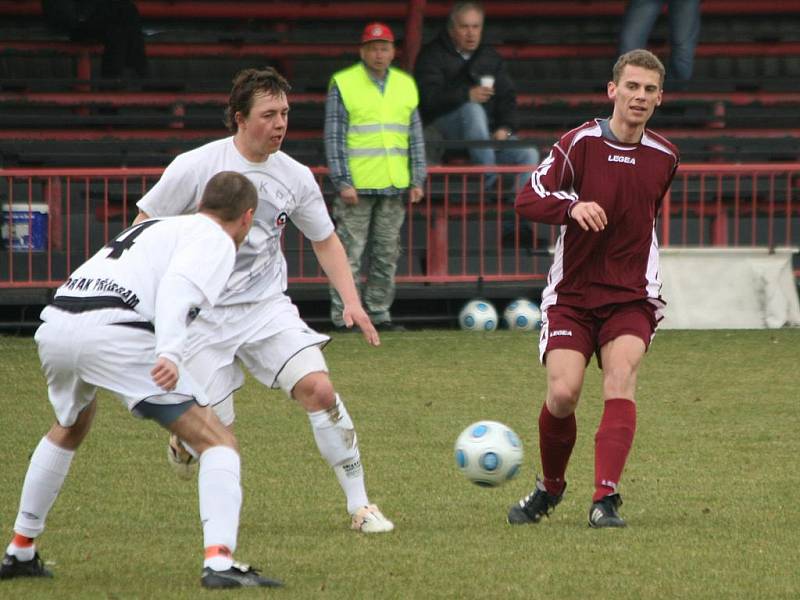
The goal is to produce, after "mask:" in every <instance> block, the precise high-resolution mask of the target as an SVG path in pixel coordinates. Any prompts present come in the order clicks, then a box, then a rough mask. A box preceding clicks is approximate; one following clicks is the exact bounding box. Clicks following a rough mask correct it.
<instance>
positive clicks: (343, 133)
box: [325, 23, 426, 331]
mask: <svg viewBox="0 0 800 600" xmlns="http://www.w3.org/2000/svg"><path fill="white" fill-rule="evenodd" d="M360 54H361V60H360V61H359V62H358V63H356V64H355V65H353V66H351V67H348V68H346V69H342V70H341V71H338V72H337V73H334V75H333V77H332V78H331V82H330V86H329V91H328V97H327V100H326V103H325V154H326V157H327V161H328V167H329V169H330V177H331V180H332V181H333V184H334V186H335V187H336V190H337V192H338V193H337V196H336V198H335V199H334V203H333V216H334V219H335V220H336V233H337V234H338V236H339V238H340V239H341V240H342V244H343V245H344V248H345V250H346V252H347V257H348V260H349V261H350V267H351V269H352V270H353V277H354V279H355V280H356V282H357V283H359V282H360V281H361V276H360V273H361V261H362V258H363V255H364V251H365V249H367V248H369V250H368V253H369V254H368V260H369V270H368V272H367V276H366V282H365V283H364V284H363V285H361V286H360V290H361V296H362V302H363V304H364V307H365V308H366V310H367V313H368V314H369V316H370V319H371V320H372V322H373V323H374V324H375V326H376V328H377V329H382V330H388V331H397V330H402V329H403V328H402V326H400V325H398V324H395V323H393V322H392V316H391V312H390V309H391V305H392V301H393V300H394V295H395V271H396V270H397V257H398V256H399V254H400V228H401V227H402V225H403V221H404V219H405V216H406V202H405V199H406V192H407V197H408V200H409V201H410V202H419V201H420V200H421V199H422V196H423V185H424V182H425V177H426V169H425V146H424V140H423V134H422V122H421V120H420V117H419V113H418V111H417V105H418V103H419V96H418V93H417V86H416V84H415V83H414V79H413V78H412V77H411V76H410V75H409V74H407V73H405V72H404V71H401V70H400V69H396V68H395V67H392V66H391V63H392V60H393V59H394V54H395V50H394V34H393V33H392V31H391V29H389V27H387V26H386V25H384V24H383V23H370V24H369V25H367V26H366V28H365V29H364V33H363V35H362V36H361V49H360ZM330 293H331V320H332V321H333V324H334V326H335V327H337V328H342V329H344V327H345V325H344V320H343V319H342V308H343V305H342V301H341V299H340V297H339V294H338V293H337V292H336V290H335V289H333V288H331V290H330Z"/></svg>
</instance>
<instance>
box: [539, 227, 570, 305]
mask: <svg viewBox="0 0 800 600" xmlns="http://www.w3.org/2000/svg"><path fill="white" fill-rule="evenodd" d="M566 233H567V226H566V225H562V226H561V228H560V231H559V234H558V239H557V240H556V248H555V252H554V253H553V265H552V266H551V267H550V270H549V271H548V272H547V287H546V288H545V289H544V292H542V306H541V309H542V312H544V310H545V309H546V308H547V307H548V306H552V305H553V304H555V303H556V302H557V301H558V294H557V293H556V286H557V285H558V284H559V283H561V280H562V279H564V235H565V234H566Z"/></svg>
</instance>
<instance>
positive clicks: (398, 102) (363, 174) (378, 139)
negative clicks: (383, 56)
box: [331, 62, 419, 190]
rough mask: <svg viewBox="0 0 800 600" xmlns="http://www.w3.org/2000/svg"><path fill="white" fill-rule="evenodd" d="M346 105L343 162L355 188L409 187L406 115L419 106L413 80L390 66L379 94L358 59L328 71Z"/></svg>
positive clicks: (409, 121)
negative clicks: (331, 74) (348, 169)
mask: <svg viewBox="0 0 800 600" xmlns="http://www.w3.org/2000/svg"><path fill="white" fill-rule="evenodd" d="M334 82H335V83H336V87H338V88H339V93H340V94H341V96H342V102H343V103H344V106H345V108H346V109H347V114H348V121H349V127H348V130H347V163H348V165H349V167H350V174H351V176H352V178H353V186H354V187H355V188H356V189H369V190H380V189H384V188H387V187H390V186H394V187H396V188H399V189H404V188H407V187H409V183H410V180H411V175H410V168H409V160H408V140H409V130H410V127H411V113H412V112H413V111H414V109H415V108H417V104H419V94H418V93H417V86H416V84H415V83H414V79H413V78H412V77H411V76H410V75H408V74H407V73H405V72H403V71H401V70H400V69H395V68H394V67H390V69H389V73H388V75H387V79H386V86H385V87H384V92H383V94H381V92H380V89H378V86H377V85H375V83H374V82H373V81H372V80H371V79H370V78H369V75H368V74H367V69H366V67H365V66H364V64H363V63H361V62H359V63H358V64H355V65H353V66H352V67H348V68H347V69H343V70H341V71H339V72H337V73H335V74H334V75H333V77H332V78H331V85H333V84H334Z"/></svg>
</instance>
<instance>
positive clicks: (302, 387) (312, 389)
mask: <svg viewBox="0 0 800 600" xmlns="http://www.w3.org/2000/svg"><path fill="white" fill-rule="evenodd" d="M292 396H293V397H294V398H295V400H297V401H298V402H299V403H300V404H301V405H302V406H303V408H304V409H305V410H306V412H316V411H319V410H328V409H329V408H331V407H332V406H333V405H334V404H335V403H336V392H335V390H334V389H333V383H331V380H330V378H329V377H328V374H327V373H321V372H318V373H309V374H308V375H306V376H305V377H303V378H302V379H301V380H300V381H298V382H297V385H295V387H294V390H293V391H292Z"/></svg>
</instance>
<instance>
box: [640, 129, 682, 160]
mask: <svg viewBox="0 0 800 600" xmlns="http://www.w3.org/2000/svg"><path fill="white" fill-rule="evenodd" d="M642 146H649V147H650V148H655V149H656V150H659V151H661V152H663V153H664V154H669V155H670V156H671V157H672V160H674V161H677V160H678V157H677V156H675V153H674V152H673V151H672V150H670V149H669V148H668V147H667V146H665V145H664V144H662V143H661V142H659V141H658V140H657V139H655V137H653V135H649V134H648V132H647V130H645V132H644V133H643V134H642Z"/></svg>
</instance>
